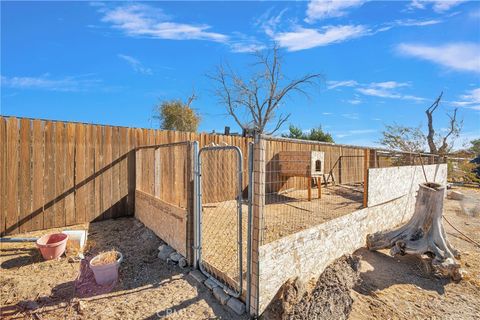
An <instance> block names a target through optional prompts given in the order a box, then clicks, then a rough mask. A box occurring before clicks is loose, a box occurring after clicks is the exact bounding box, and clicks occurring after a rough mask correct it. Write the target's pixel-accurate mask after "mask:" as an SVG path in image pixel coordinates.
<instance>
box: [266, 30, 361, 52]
mask: <svg viewBox="0 0 480 320" xmlns="http://www.w3.org/2000/svg"><path fill="white" fill-rule="evenodd" d="M368 33H369V30H368V29H367V28H366V27H365V26H362V25H340V26H325V27H322V28H320V29H310V28H303V27H300V26H296V27H295V28H294V30H293V31H289V32H279V33H272V34H271V36H272V38H273V39H274V40H275V41H276V42H278V44H279V45H280V46H281V47H284V48H287V50H288V51H299V50H305V49H311V48H314V47H320V46H327V45H330V44H333V43H339V42H343V41H347V40H350V39H354V38H359V37H362V36H364V35H367V34H368Z"/></svg>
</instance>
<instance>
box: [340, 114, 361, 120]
mask: <svg viewBox="0 0 480 320" xmlns="http://www.w3.org/2000/svg"><path fill="white" fill-rule="evenodd" d="M342 117H344V118H347V119H350V120H358V119H360V118H359V116H358V113H344V114H342Z"/></svg>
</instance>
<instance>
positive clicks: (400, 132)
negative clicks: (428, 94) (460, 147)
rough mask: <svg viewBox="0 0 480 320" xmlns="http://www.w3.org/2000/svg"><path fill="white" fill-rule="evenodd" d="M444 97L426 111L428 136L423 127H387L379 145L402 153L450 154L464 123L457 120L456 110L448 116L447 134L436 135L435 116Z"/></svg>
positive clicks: (438, 98) (440, 96) (441, 94)
mask: <svg viewBox="0 0 480 320" xmlns="http://www.w3.org/2000/svg"><path fill="white" fill-rule="evenodd" d="M442 96H443V92H441V93H440V95H439V96H438V97H437V99H435V101H434V102H433V104H432V105H431V106H430V107H429V108H428V109H427V110H425V113H426V115H427V126H428V131H427V133H426V134H425V133H424V132H423V131H422V129H421V126H419V127H404V126H400V125H397V124H393V125H386V126H385V130H384V131H383V132H382V138H381V139H380V141H379V143H380V144H382V145H384V146H385V147H387V148H389V149H398V150H402V151H410V152H425V151H427V150H428V152H430V153H431V154H440V155H444V154H447V153H449V152H450V150H451V149H452V147H453V143H454V141H455V139H456V138H458V136H459V135H460V131H461V129H462V125H463V122H462V121H460V120H458V119H457V111H458V108H456V109H455V110H454V111H453V113H451V114H447V115H448V117H449V125H448V130H447V132H446V134H445V135H443V136H442V135H439V134H438V133H436V131H435V128H434V126H433V114H434V112H435V111H436V110H437V108H438V106H439V105H440V101H441V99H442Z"/></svg>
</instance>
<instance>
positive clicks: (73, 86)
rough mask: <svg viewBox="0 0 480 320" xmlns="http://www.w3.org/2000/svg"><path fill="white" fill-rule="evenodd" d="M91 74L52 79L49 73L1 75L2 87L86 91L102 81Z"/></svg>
mask: <svg viewBox="0 0 480 320" xmlns="http://www.w3.org/2000/svg"><path fill="white" fill-rule="evenodd" d="M89 76H90V75H82V76H76V77H71V76H70V77H63V78H57V79H52V78H50V76H49V75H48V74H44V75H42V76H39V77H5V76H1V84H2V87H8V88H13V89H39V90H48V91H63V92H72V91H84V90H87V89H89V88H92V87H94V86H98V85H99V84H100V83H101V81H100V80H98V79H92V78H89Z"/></svg>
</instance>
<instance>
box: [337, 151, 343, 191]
mask: <svg viewBox="0 0 480 320" xmlns="http://www.w3.org/2000/svg"><path fill="white" fill-rule="evenodd" d="M342 157H343V156H342V155H340V157H339V158H338V184H342Z"/></svg>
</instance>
